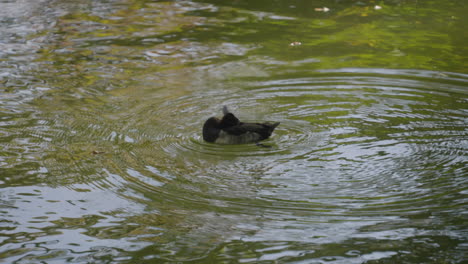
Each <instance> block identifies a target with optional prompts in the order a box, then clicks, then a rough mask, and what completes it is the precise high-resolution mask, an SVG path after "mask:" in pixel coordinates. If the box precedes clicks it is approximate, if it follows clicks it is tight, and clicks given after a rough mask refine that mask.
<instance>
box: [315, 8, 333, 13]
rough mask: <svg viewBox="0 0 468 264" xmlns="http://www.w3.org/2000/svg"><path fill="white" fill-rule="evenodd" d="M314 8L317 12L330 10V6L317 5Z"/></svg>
mask: <svg viewBox="0 0 468 264" xmlns="http://www.w3.org/2000/svg"><path fill="white" fill-rule="evenodd" d="M314 10H315V11H317V12H328V11H330V8H328V7H316V8H314Z"/></svg>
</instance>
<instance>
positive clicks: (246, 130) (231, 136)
mask: <svg viewBox="0 0 468 264" xmlns="http://www.w3.org/2000/svg"><path fill="white" fill-rule="evenodd" d="M279 124H280V122H275V123H270V122H264V123H246V122H241V121H240V120H239V119H238V118H237V117H236V116H235V115H234V114H233V113H231V112H230V111H229V110H228V108H227V107H226V106H224V107H223V117H222V118H221V119H220V118H217V117H210V118H208V120H206V121H205V124H204V125H203V140H205V141H206V142H210V143H217V144H230V145H233V144H247V143H256V144H257V145H259V146H261V145H262V144H260V143H259V141H262V140H265V139H267V138H269V137H270V136H271V134H272V133H273V130H275V128H276V127H277V126H278V125H279Z"/></svg>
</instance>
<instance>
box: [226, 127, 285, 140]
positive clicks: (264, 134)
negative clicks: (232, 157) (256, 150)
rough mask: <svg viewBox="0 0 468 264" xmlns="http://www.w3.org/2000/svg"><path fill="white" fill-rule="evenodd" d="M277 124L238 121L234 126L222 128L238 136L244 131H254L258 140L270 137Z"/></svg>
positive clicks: (244, 132)
mask: <svg viewBox="0 0 468 264" xmlns="http://www.w3.org/2000/svg"><path fill="white" fill-rule="evenodd" d="M278 125H279V123H274V124H268V123H263V124H262V123H239V124H238V125H236V126H231V127H227V128H224V129H223V130H224V131H226V132H227V133H228V134H231V135H236V136H240V135H243V134H246V133H255V134H258V135H259V140H263V139H266V138H268V137H270V136H271V133H272V132H273V130H274V129H275V128H276V127H277V126H278Z"/></svg>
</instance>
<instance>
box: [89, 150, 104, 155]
mask: <svg viewBox="0 0 468 264" xmlns="http://www.w3.org/2000/svg"><path fill="white" fill-rule="evenodd" d="M104 153H106V152H105V151H99V150H93V151H91V154H93V155H99V154H104Z"/></svg>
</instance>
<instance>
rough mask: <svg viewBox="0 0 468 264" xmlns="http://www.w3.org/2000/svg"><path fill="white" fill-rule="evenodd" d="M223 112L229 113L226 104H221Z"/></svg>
mask: <svg viewBox="0 0 468 264" xmlns="http://www.w3.org/2000/svg"><path fill="white" fill-rule="evenodd" d="M223 114H224V115H227V114H229V110H228V108H227V106H223Z"/></svg>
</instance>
